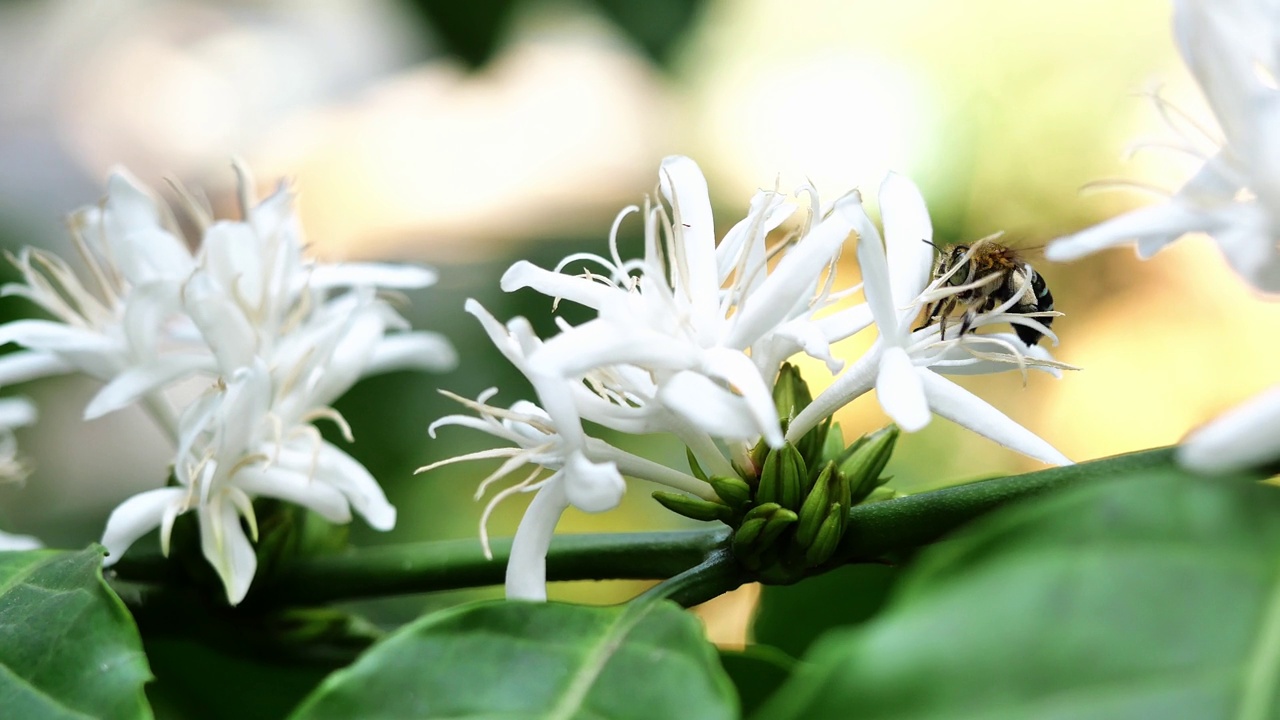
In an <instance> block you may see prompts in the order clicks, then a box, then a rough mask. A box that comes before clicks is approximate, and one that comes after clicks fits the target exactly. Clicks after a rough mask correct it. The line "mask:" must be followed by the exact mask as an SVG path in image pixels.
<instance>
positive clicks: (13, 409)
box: [0, 397, 36, 429]
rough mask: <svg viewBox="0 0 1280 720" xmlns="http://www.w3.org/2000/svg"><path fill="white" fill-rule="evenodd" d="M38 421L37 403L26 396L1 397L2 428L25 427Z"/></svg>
mask: <svg viewBox="0 0 1280 720" xmlns="http://www.w3.org/2000/svg"><path fill="white" fill-rule="evenodd" d="M35 421H36V405H35V403H33V402H31V401H30V400H28V399H26V398H21V397H8V398H0V428H2V429H12V428H16V427H25V426H27V425H30V424H31V423H33V422H35Z"/></svg>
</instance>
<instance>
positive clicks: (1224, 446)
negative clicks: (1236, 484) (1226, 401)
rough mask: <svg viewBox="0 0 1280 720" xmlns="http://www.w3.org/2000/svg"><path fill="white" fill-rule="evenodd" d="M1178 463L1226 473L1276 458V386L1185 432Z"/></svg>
mask: <svg viewBox="0 0 1280 720" xmlns="http://www.w3.org/2000/svg"><path fill="white" fill-rule="evenodd" d="M1177 457H1178V462H1179V463H1180V464H1181V465H1182V466H1183V467H1186V468H1188V469H1190V470H1194V471H1196V472H1202V473H1215V474H1216V473H1228V472H1233V471H1236V470H1244V469H1246V468H1251V467H1257V466H1259V465H1264V464H1266V463H1268V462H1272V461H1274V460H1276V459H1280V386H1278V387H1273V388H1271V389H1270V390H1267V391H1266V392H1264V393H1262V394H1260V395H1258V396H1257V397H1255V398H1253V399H1251V400H1249V401H1247V402H1245V403H1244V404H1242V405H1240V406H1239V407H1236V408H1234V409H1232V410H1230V411H1228V412H1226V413H1225V414H1223V415H1222V416H1220V417H1218V418H1217V419H1215V420H1213V421H1212V422H1210V423H1208V424H1207V425H1204V426H1202V427H1200V428H1198V429H1196V430H1194V431H1192V432H1191V434H1189V435H1188V436H1187V437H1186V439H1185V440H1183V441H1182V445H1181V446H1180V447H1179V448H1178V455H1177Z"/></svg>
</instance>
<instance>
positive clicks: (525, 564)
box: [507, 476, 569, 602]
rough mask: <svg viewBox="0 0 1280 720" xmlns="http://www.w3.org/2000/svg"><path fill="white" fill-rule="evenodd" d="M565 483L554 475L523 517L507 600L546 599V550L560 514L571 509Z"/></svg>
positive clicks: (515, 543)
mask: <svg viewBox="0 0 1280 720" xmlns="http://www.w3.org/2000/svg"><path fill="white" fill-rule="evenodd" d="M568 507H569V501H568V499H567V498H566V497H565V492H564V486H563V485H562V484H561V482H560V478H559V477H558V476H552V477H551V478H550V479H548V480H547V481H546V484H545V485H543V486H542V488H541V489H539V490H538V493H537V494H536V495H534V496H533V502H531V503H529V508H528V509H527V510H525V511H524V517H522V518H520V526H519V527H517V528H516V536H515V538H514V539H513V540H512V541H511V556H510V558H509V559H508V560H507V599H508V600H532V601H535V602H545V601H546V599H547V550H548V549H550V547H551V537H552V536H553V535H554V534H555V531H556V524H557V523H559V522H560V516H561V515H562V514H564V511H565V510H566V509H568Z"/></svg>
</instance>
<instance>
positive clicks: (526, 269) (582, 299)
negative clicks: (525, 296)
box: [501, 260, 625, 311]
mask: <svg viewBox="0 0 1280 720" xmlns="http://www.w3.org/2000/svg"><path fill="white" fill-rule="evenodd" d="M501 286H502V290H503V291H504V292H515V291H516V290H519V289H520V288H532V289H534V290H537V291H538V292H540V293H542V294H543V295H546V296H547V297H552V298H561V299H564V300H569V301H570V302H575V303H578V304H579V305H583V306H585V307H589V308H592V309H594V310H597V311H599V310H602V309H603V308H605V307H606V306H608V305H610V304H612V303H616V302H619V300H621V299H622V298H621V297H620V296H621V295H625V293H624V292H623V291H622V290H619V289H618V288H617V287H615V286H613V285H605V284H603V283H600V282H597V281H595V280H592V279H590V278H586V277H579V276H575V275H566V274H564V273H558V272H551V271H550V270H545V269H543V268H540V267H538V266H537V265H534V264H533V263H531V262H529V261H528V260H520V261H519V262H516V263H515V264H513V265H512V266H511V267H509V268H507V271H506V272H505V273H503V274H502V281H501Z"/></svg>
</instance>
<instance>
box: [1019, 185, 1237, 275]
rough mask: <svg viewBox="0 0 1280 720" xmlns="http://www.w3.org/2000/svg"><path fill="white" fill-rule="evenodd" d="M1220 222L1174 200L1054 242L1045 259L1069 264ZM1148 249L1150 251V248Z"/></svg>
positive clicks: (1132, 212) (1045, 253) (1204, 228)
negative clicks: (1103, 251) (1133, 243)
mask: <svg viewBox="0 0 1280 720" xmlns="http://www.w3.org/2000/svg"><path fill="white" fill-rule="evenodd" d="M1219 222H1220V221H1219V220H1218V218H1217V217H1216V216H1215V215H1212V214H1209V213H1205V212H1202V211H1198V210H1195V209H1193V208H1191V207H1190V206H1188V205H1186V204H1184V203H1181V202H1178V201H1176V200H1173V201H1170V202H1167V203H1161V204H1159V205H1150V206H1148V207H1144V208H1139V209H1137V210H1133V211H1131V212H1127V213H1125V214H1123V215H1120V216H1119V217H1115V218H1112V219H1110V220H1108V221H1106V222H1104V223H1101V224H1099V225H1095V226H1093V227H1091V228H1088V229H1086V230H1082V231H1080V232H1078V233H1076V234H1074V235H1068V236H1066V237H1064V238H1059V239H1057V240H1054V241H1053V242H1051V243H1049V246H1048V247H1046V248H1045V250H1044V256H1045V257H1046V258H1047V259H1049V260H1053V261H1055V262H1068V261H1071V260H1076V259H1079V258H1082V257H1084V256H1085V255H1088V254H1090V253H1094V252H1097V251H1098V250H1101V249H1103V248H1108V247H1114V246H1116V245H1120V244H1122V243H1124V242H1127V241H1129V240H1138V241H1142V240H1144V239H1146V238H1160V237H1167V239H1168V241H1169V242H1172V241H1173V240H1176V239H1177V238H1178V237H1180V236H1181V235H1183V234H1185V233H1189V232H1195V231H1197V230H1212V229H1214V228H1215V227H1217V226H1218V224H1219ZM1145 249H1146V250H1148V251H1150V250H1151V247H1150V246H1148V247H1146V248H1145Z"/></svg>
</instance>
